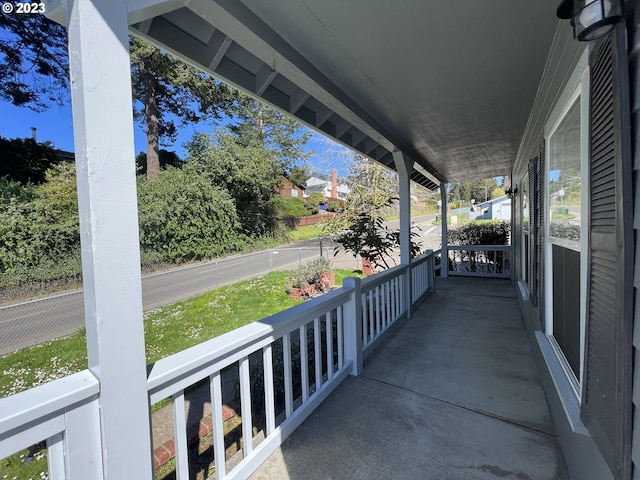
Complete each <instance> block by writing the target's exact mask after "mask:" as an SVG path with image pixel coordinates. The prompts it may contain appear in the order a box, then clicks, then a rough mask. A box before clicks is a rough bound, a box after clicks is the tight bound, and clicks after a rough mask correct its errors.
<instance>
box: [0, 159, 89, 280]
mask: <svg viewBox="0 0 640 480" xmlns="http://www.w3.org/2000/svg"><path fill="white" fill-rule="evenodd" d="M75 185H76V180H75V169H74V166H73V165H70V164H66V163H63V164H59V165H57V166H56V167H54V168H52V169H50V170H49V171H48V172H47V182H46V183H44V184H42V185H40V186H37V187H31V186H28V187H25V188H24V189H22V190H19V191H18V190H15V189H13V190H11V189H8V190H5V191H4V193H3V195H2V203H3V205H2V209H1V210H0V273H1V274H2V275H3V278H2V280H0V283H2V284H6V283H8V281H9V280H8V279H9V278H12V279H14V280H15V279H17V278H22V277H23V276H25V275H26V278H24V280H28V279H33V278H34V276H35V277H38V278H40V277H41V275H40V274H39V273H36V272H37V271H41V270H42V269H45V270H49V269H51V270H52V271H55V272H57V275H64V276H70V277H77V276H78V275H79V273H80V270H79V269H78V270H75V267H74V266H79V262H78V261H77V260H75V259H77V258H79V252H80V230H79V227H78V206H77V196H76V186H75ZM51 278H60V277H51Z"/></svg>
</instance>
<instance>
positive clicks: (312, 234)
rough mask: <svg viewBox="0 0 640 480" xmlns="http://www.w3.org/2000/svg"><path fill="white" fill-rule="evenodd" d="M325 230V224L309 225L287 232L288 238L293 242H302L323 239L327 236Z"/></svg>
mask: <svg viewBox="0 0 640 480" xmlns="http://www.w3.org/2000/svg"><path fill="white" fill-rule="evenodd" d="M323 228H324V224H323V223H318V224H316V225H308V226H306V227H296V228H293V229H291V230H289V231H288V232H287V237H288V238H289V239H290V240H291V241H292V242H301V241H303V240H309V239H311V238H317V237H323V236H326V235H327V233H326V232H325V231H324V229H323Z"/></svg>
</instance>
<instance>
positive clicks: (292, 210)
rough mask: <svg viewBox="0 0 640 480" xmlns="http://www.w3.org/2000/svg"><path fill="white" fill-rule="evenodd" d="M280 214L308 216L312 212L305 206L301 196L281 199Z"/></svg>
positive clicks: (284, 215)
mask: <svg viewBox="0 0 640 480" xmlns="http://www.w3.org/2000/svg"><path fill="white" fill-rule="evenodd" d="M279 207H280V215H281V216H282V217H306V216H307V215H311V212H310V211H309V210H308V209H307V208H306V207H305V203H304V200H302V199H301V198H283V199H281V200H280V201H279Z"/></svg>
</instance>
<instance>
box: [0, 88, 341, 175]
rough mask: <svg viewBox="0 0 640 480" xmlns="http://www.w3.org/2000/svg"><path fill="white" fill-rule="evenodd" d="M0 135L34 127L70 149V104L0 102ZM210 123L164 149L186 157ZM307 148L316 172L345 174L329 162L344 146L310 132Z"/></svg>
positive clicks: (139, 137) (142, 142) (184, 131)
mask: <svg viewBox="0 0 640 480" xmlns="http://www.w3.org/2000/svg"><path fill="white" fill-rule="evenodd" d="M0 119H2V120H1V121H0V136H2V137H4V138H31V127H35V128H36V129H37V140H38V142H45V141H50V142H51V143H52V144H53V146H54V147H55V148H57V149H60V150H66V151H69V152H73V151H74V150H75V149H74V145H73V120H72V116H71V106H70V105H67V106H64V107H58V106H51V107H50V108H49V109H47V110H45V111H44V112H34V111H33V110H30V109H28V108H18V107H15V106H13V105H12V104H10V103H9V102H2V101H0ZM212 129H213V127H212V126H211V124H208V125H207V124H201V125H194V126H191V125H188V126H184V127H179V133H178V138H177V140H176V142H175V144H174V145H173V146H165V147H162V148H166V149H167V150H174V151H176V152H177V153H178V155H180V157H181V158H185V157H186V153H185V152H184V149H183V145H184V143H186V142H188V141H189V140H191V138H192V137H193V134H194V133H195V132H198V131H204V132H211V131H212ZM134 143H135V154H136V155H137V154H138V153H139V152H142V151H146V149H147V147H146V138H145V134H144V130H143V129H142V128H141V127H140V125H139V124H138V123H134ZM308 148H309V150H314V151H315V153H314V155H313V156H312V158H311V160H310V163H311V164H312V165H313V166H314V167H315V168H316V169H317V170H318V171H319V172H320V173H326V174H328V173H329V171H330V169H331V168H332V167H333V166H335V167H336V168H338V169H339V170H338V173H339V175H340V176H344V175H346V168H345V167H343V166H342V165H339V164H338V163H339V162H337V161H333V160H332V159H333V158H335V156H336V155H339V156H341V157H347V156H349V154H348V153H344V152H346V151H347V149H346V148H345V147H342V146H340V145H338V144H336V143H335V142H330V143H329V141H327V139H326V137H323V136H322V135H320V134H318V133H314V134H313V136H312V138H311V141H310V142H309V144H308Z"/></svg>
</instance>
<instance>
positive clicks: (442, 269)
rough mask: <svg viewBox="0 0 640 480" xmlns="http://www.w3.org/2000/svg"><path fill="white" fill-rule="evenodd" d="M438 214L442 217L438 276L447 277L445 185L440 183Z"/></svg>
mask: <svg viewBox="0 0 640 480" xmlns="http://www.w3.org/2000/svg"><path fill="white" fill-rule="evenodd" d="M440 203H441V205H442V207H441V211H440V215H441V217H442V243H441V245H442V250H441V252H442V254H441V255H440V276H441V277H442V278H447V276H448V274H449V254H448V252H447V186H446V184H444V183H441V184H440Z"/></svg>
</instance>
